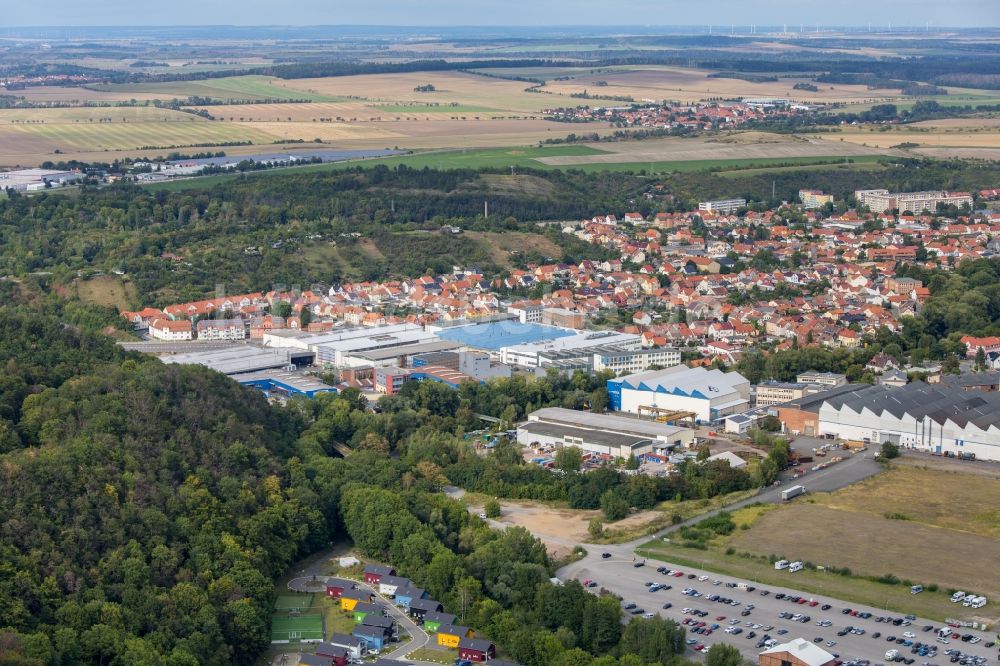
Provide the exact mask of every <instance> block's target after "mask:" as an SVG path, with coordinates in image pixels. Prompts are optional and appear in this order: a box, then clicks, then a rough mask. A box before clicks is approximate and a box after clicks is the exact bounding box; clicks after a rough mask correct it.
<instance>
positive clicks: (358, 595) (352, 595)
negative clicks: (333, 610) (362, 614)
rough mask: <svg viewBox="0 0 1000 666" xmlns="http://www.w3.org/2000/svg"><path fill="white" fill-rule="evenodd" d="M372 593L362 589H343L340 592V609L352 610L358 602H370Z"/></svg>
mask: <svg viewBox="0 0 1000 666" xmlns="http://www.w3.org/2000/svg"><path fill="white" fill-rule="evenodd" d="M371 601H372V593H371V592H365V591H363V590H344V591H343V592H341V594H340V610H345V611H353V610H354V607H355V606H356V605H357V604H359V603H369V604H370V603H371Z"/></svg>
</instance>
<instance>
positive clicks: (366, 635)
mask: <svg viewBox="0 0 1000 666" xmlns="http://www.w3.org/2000/svg"><path fill="white" fill-rule="evenodd" d="M351 635H352V636H354V637H355V638H360V639H361V640H363V641H364V642H365V645H367V646H368V649H369V650H381V649H382V648H384V647H385V645H386V643H388V642H389V635H388V633H387V632H386V630H385V629H383V628H382V627H372V626H369V625H366V624H359V625H358V626H356V627H354V631H352V632H351Z"/></svg>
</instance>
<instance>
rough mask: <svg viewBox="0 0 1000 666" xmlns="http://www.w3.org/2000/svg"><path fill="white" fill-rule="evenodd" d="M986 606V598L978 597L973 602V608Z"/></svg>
mask: <svg viewBox="0 0 1000 666" xmlns="http://www.w3.org/2000/svg"><path fill="white" fill-rule="evenodd" d="M985 605H986V597H976V598H975V599H973V600H972V608H982V607H983V606H985Z"/></svg>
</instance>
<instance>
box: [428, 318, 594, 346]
mask: <svg viewBox="0 0 1000 666" xmlns="http://www.w3.org/2000/svg"><path fill="white" fill-rule="evenodd" d="M577 333H579V331H571V330H568V329H565V328H558V327H555V326H542V325H541V324H522V323H520V322H517V321H496V322H491V323H488V324H473V325H472V326H458V327H455V328H449V329H445V330H443V331H441V332H440V333H438V337H441V338H444V339H445V340H452V341H454V342H459V343H461V344H463V345H467V346H469V347H472V348H474V349H484V350H488V351H497V350H498V349H500V348H501V347H509V346H511V345H522V344H526V343H529V342H543V341H545V340H555V339H556V338H565V337H567V336H570V335H576V334H577Z"/></svg>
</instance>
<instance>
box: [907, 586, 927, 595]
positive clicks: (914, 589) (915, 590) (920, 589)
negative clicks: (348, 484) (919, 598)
mask: <svg viewBox="0 0 1000 666" xmlns="http://www.w3.org/2000/svg"><path fill="white" fill-rule="evenodd" d="M923 591H924V586H923V585H914V586H913V587H911V588H910V594H920V593H921V592H923Z"/></svg>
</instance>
